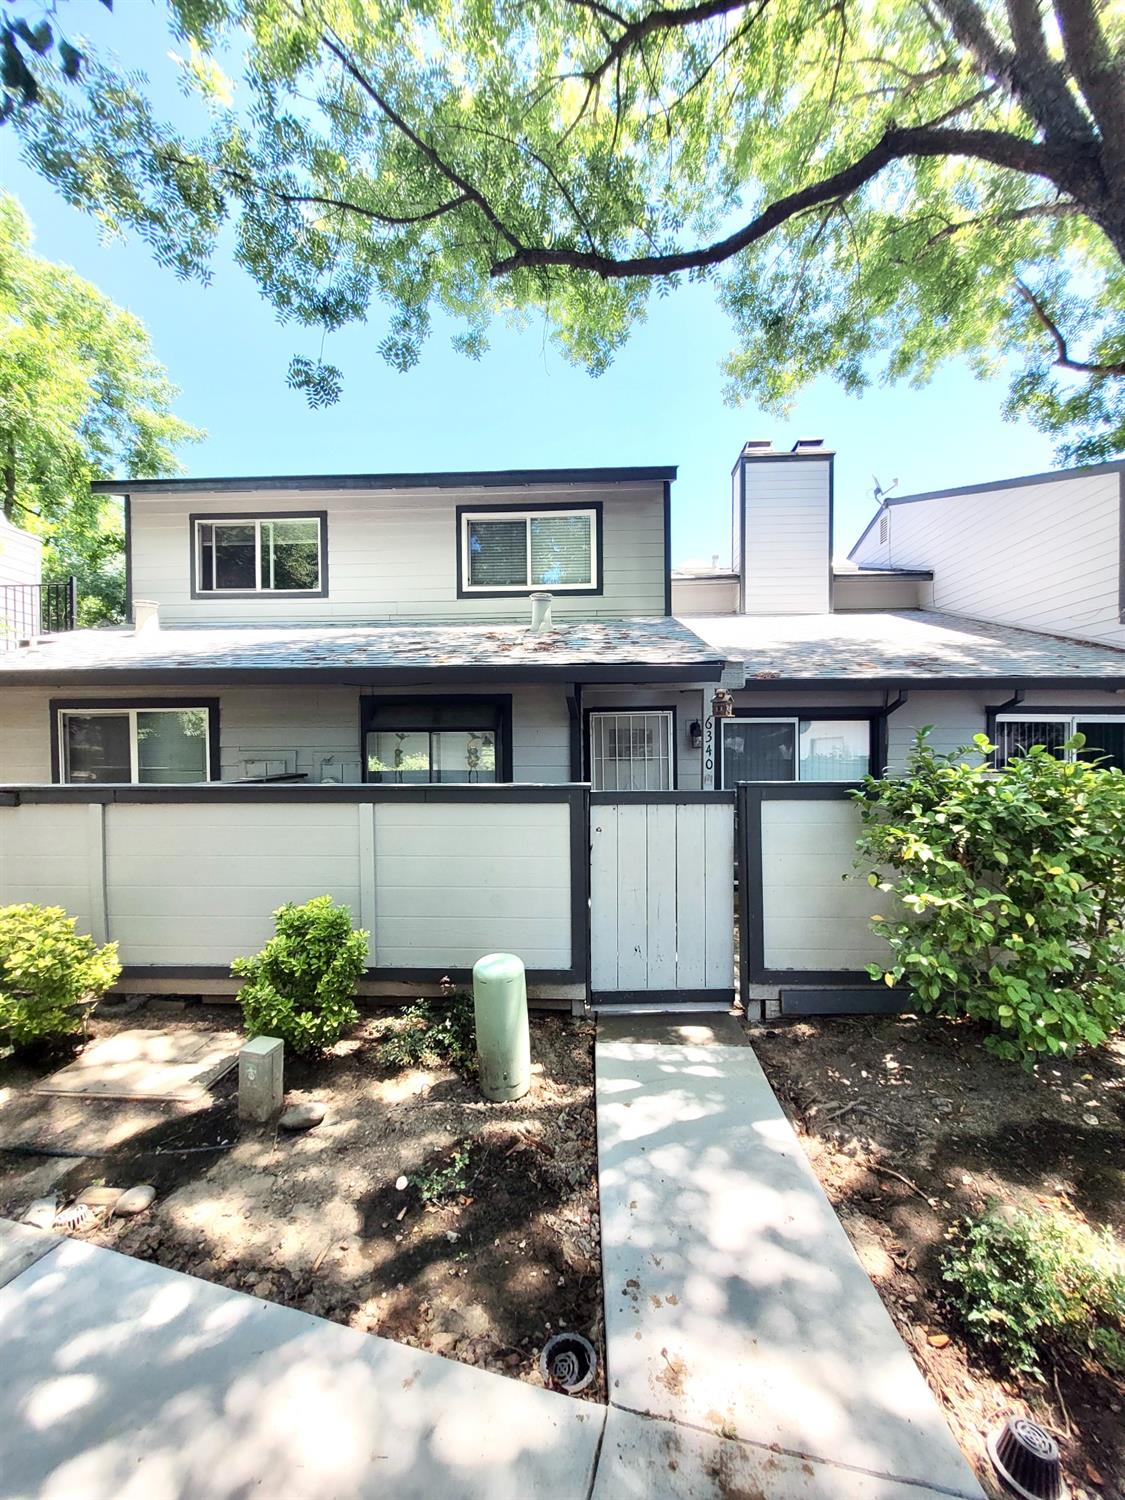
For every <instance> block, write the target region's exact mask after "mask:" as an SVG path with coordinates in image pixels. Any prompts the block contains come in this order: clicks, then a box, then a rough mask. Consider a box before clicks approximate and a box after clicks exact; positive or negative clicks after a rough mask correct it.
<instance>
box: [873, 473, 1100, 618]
mask: <svg viewBox="0 0 1125 1500" xmlns="http://www.w3.org/2000/svg"><path fill="white" fill-rule="evenodd" d="M889 514H890V528H889V529H890V536H889V540H888V544H887V546H886V547H880V546H879V528H878V526H877V525H876V526H874V527H873V528H872V529H871V531H870V532H869V533H868V535H867V537H866V538H865V539H864V542H863V544H862V546H861V548H860V550H859V551H858V552H857V554H856V557H855V559H854V560H855V561H856V562H860V563H868V564H874V563H878V564H881V565H885V566H890V567H896V568H932V569H933V573H934V581H933V584H932V585H929V586H926V585H924V586H923V603H924V605H925V606H926V607H927V608H932V609H939V610H944V611H947V612H948V613H950V614H957V615H966V616H968V617H969V618H971V619H976V620H996V621H999V622H1000V623H1002V624H1007V625H1020V626H1023V627H1024V628H1025V629H1027V630H1040V631H1044V632H1046V633H1047V634H1053V635H1069V636H1077V637H1080V638H1082V639H1085V640H1092V641H1104V642H1106V643H1107V644H1109V645H1113V646H1125V625H1123V624H1122V623H1121V620H1120V617H1119V601H1118V570H1119V546H1120V476H1119V475H1118V474H1116V473H1109V474H1089V475H1074V476H1072V477H1070V478H1060V479H1045V480H1043V481H1042V482H1041V483H1039V484H1028V485H1019V486H1016V487H1013V488H1011V489H998V490H985V491H982V492H979V493H973V494H968V495H947V496H945V497H938V498H935V499H933V500H917V501H910V502H909V503H907V504H904V505H891V506H890V508H889Z"/></svg>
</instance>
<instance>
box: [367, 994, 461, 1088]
mask: <svg viewBox="0 0 1125 1500" xmlns="http://www.w3.org/2000/svg"><path fill="white" fill-rule="evenodd" d="M379 1051H380V1053H381V1055H382V1057H383V1058H384V1060H385V1061H386V1062H388V1063H389V1064H390V1065H391V1066H392V1067H395V1068H433V1067H440V1066H441V1065H442V1064H443V1063H448V1064H449V1065H450V1066H451V1067H454V1068H456V1069H457V1070H458V1072H460V1073H471V1072H472V1071H473V1069H474V1068H475V1067H476V1062H477V1023H476V1016H475V1014H474V1011H473V997H472V993H471V992H470V991H469V990H452V991H450V992H449V993H448V994H446V995H443V996H442V997H441V999H440V1000H418V1001H416V1002H415V1003H414V1004H413V1005H408V1006H407V1007H406V1008H405V1009H404V1010H402V1011H401V1012H400V1013H399V1014H398V1015H397V1016H394V1017H392V1018H391V1019H390V1020H388V1021H386V1022H384V1024H383V1026H382V1028H381V1031H380V1034H379Z"/></svg>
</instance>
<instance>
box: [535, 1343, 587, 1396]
mask: <svg viewBox="0 0 1125 1500" xmlns="http://www.w3.org/2000/svg"><path fill="white" fill-rule="evenodd" d="M597 1369H598V1356H597V1354H596V1353H595V1351H594V1346H593V1344H591V1342H590V1340H589V1339H587V1338H583V1336H582V1334H580V1333H556V1334H554V1335H552V1337H551V1338H549V1339H548V1340H547V1342H546V1343H545V1344H544V1345H543V1352H542V1353H541V1354H540V1356H539V1373H540V1375H542V1377H543V1380H544V1383H545V1384H546V1385H549V1386H552V1387H553V1388H554V1389H555V1390H557V1391H565V1392H566V1393H567V1395H568V1396H576V1395H577V1394H578V1392H579V1391H584V1390H585V1389H586V1387H587V1386H588V1385H589V1384H590V1382H591V1381H592V1380H593V1378H594V1376H595V1374H596V1373H597Z"/></svg>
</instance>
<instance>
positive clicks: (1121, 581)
mask: <svg viewBox="0 0 1125 1500" xmlns="http://www.w3.org/2000/svg"><path fill="white" fill-rule="evenodd" d="M1117 618H1118V619H1119V620H1121V621H1122V623H1125V469H1123V470H1122V471H1121V473H1120V474H1118V476H1117Z"/></svg>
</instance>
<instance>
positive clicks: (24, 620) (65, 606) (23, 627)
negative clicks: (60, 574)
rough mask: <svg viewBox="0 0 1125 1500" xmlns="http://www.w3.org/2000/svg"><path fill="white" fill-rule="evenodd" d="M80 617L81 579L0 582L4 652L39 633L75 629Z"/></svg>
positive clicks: (1, 646)
mask: <svg viewBox="0 0 1125 1500" xmlns="http://www.w3.org/2000/svg"><path fill="white" fill-rule="evenodd" d="M77 616H78V580H77V579H76V578H63V579H57V580H55V581H54V582H52V583H4V584H0V651H10V650H12V649H13V648H14V647H16V646H20V645H22V644H23V643H24V642H25V641H29V640H31V639H33V637H35V636H39V635H54V634H56V633H57V632H58V631H60V630H73V629H74V627H75V625H76V623H77Z"/></svg>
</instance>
